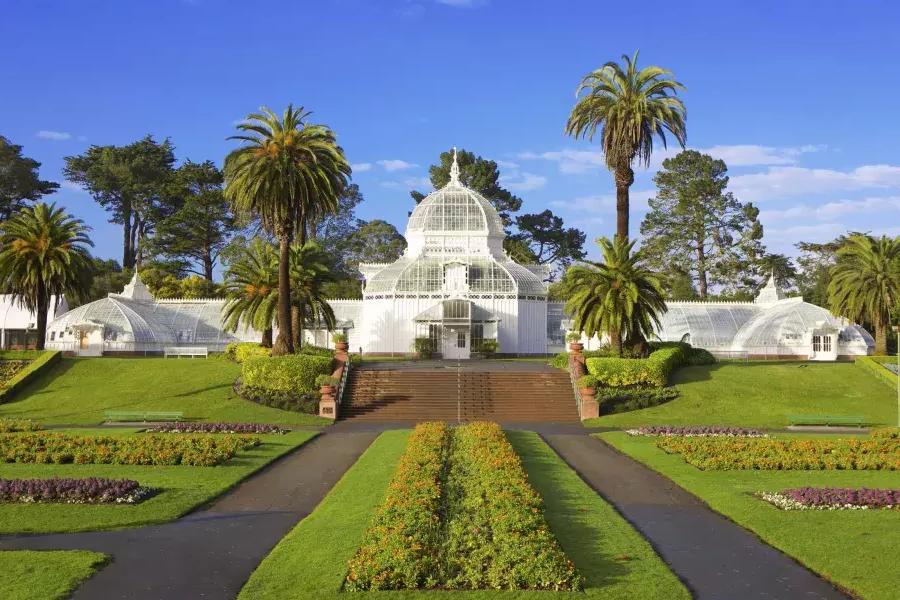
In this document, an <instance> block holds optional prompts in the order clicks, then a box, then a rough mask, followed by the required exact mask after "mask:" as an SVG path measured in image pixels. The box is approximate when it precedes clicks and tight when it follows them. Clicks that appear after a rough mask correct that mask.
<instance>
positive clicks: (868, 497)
mask: <svg viewBox="0 0 900 600" xmlns="http://www.w3.org/2000/svg"><path fill="white" fill-rule="evenodd" d="M758 496H759V497H760V498H762V499H763V500H765V501H767V502H770V503H772V504H774V505H775V506H777V507H778V508H781V509H784V510H868V509H877V508H894V509H896V508H900V490H877V489H876V490H873V489H868V488H859V489H856V488H813V487H803V488H794V489H789V490H784V491H781V492H760V493H759V494H758Z"/></svg>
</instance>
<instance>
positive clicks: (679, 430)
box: [626, 425, 766, 437]
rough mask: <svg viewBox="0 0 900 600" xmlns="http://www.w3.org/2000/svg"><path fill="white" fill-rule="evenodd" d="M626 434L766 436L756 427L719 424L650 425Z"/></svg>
mask: <svg viewBox="0 0 900 600" xmlns="http://www.w3.org/2000/svg"><path fill="white" fill-rule="evenodd" d="M626 433H627V434H628V435H650V436H653V435H661V436H676V435H678V436H684V437H766V434H765V433H763V432H762V431H760V430H758V429H747V428H744V427H723V426H720V425H683V426H682V425H650V426H647V427H638V428H636V429H629V430H627V431H626Z"/></svg>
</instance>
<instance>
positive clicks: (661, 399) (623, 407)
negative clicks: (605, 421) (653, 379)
mask: <svg viewBox="0 0 900 600" xmlns="http://www.w3.org/2000/svg"><path fill="white" fill-rule="evenodd" d="M595 397H596V399H597V401H598V402H599V403H600V412H601V414H614V413H622V412H629V411H632V410H640V409H642V408H650V407H651V406H658V405H660V404H664V403H666V402H670V401H672V400H674V399H675V398H677V397H678V389H677V388H671V387H666V388H650V389H631V388H605V387H601V388H598V389H597V393H596V396H595Z"/></svg>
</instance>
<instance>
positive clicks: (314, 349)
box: [298, 344, 334, 357]
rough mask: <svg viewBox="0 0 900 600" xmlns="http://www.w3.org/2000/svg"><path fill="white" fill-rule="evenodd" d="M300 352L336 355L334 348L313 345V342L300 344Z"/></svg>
mask: <svg viewBox="0 0 900 600" xmlns="http://www.w3.org/2000/svg"><path fill="white" fill-rule="evenodd" d="M298 353H299V354H307V355H310V356H328V357H334V350H332V349H331V348H324V347H322V346H313V345H312V344H303V345H302V346H300V350H299V352H298Z"/></svg>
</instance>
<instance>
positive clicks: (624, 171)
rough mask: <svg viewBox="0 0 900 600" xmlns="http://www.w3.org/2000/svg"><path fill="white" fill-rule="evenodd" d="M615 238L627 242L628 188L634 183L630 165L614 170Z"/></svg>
mask: <svg viewBox="0 0 900 600" xmlns="http://www.w3.org/2000/svg"><path fill="white" fill-rule="evenodd" d="M615 180H616V237H617V238H619V239H622V240H626V241H627V240H628V210H629V198H628V188H630V187H631V184H632V183H634V171H633V170H632V169H631V166H630V165H622V166H620V167H617V168H616V172H615Z"/></svg>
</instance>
